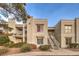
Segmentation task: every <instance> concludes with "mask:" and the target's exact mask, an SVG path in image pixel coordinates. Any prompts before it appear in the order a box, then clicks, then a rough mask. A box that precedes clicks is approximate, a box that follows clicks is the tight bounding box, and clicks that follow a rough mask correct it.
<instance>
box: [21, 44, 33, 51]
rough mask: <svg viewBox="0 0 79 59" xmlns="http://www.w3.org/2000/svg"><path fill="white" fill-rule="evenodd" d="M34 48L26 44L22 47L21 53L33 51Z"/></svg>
mask: <svg viewBox="0 0 79 59" xmlns="http://www.w3.org/2000/svg"><path fill="white" fill-rule="evenodd" d="M31 50H32V48H31V46H30V45H29V44H24V45H23V46H22V47H21V52H28V51H31Z"/></svg>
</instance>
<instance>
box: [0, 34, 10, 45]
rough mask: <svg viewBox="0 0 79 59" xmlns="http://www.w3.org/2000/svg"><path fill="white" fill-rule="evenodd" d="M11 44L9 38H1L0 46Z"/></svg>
mask: <svg viewBox="0 0 79 59" xmlns="http://www.w3.org/2000/svg"><path fill="white" fill-rule="evenodd" d="M8 42H10V40H9V38H8V37H7V36H0V45H3V44H5V43H8Z"/></svg>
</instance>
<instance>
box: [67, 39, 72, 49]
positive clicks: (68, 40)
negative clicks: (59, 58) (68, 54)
mask: <svg viewBox="0 0 79 59" xmlns="http://www.w3.org/2000/svg"><path fill="white" fill-rule="evenodd" d="M71 41H72V38H71V37H66V48H69V44H70V43H71Z"/></svg>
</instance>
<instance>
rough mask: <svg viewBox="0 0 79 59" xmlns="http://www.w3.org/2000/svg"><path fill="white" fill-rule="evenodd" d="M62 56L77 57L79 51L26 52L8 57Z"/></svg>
mask: <svg viewBox="0 0 79 59" xmlns="http://www.w3.org/2000/svg"><path fill="white" fill-rule="evenodd" d="M56 55H58V56H60V55H67V56H68V55H77V56H79V51H72V50H69V49H60V50H53V49H52V50H51V51H40V52H26V53H19V54H12V55H8V56H56Z"/></svg>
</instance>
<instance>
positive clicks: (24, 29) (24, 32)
mask: <svg viewBox="0 0 79 59" xmlns="http://www.w3.org/2000/svg"><path fill="white" fill-rule="evenodd" d="M23 42H25V24H24V23H23Z"/></svg>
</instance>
